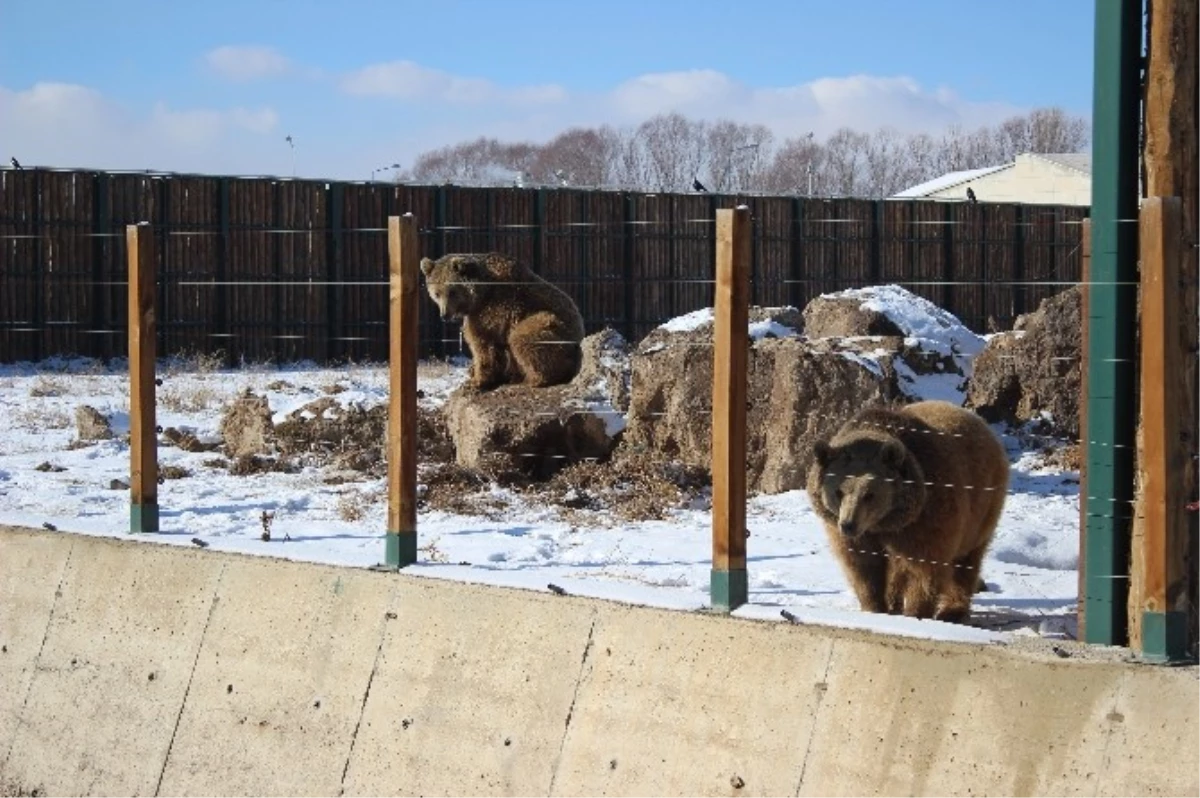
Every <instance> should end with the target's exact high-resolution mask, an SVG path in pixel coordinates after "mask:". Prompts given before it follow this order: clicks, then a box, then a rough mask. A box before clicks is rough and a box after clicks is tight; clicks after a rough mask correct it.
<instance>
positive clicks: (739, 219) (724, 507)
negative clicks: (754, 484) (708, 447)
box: [710, 205, 751, 612]
mask: <svg viewBox="0 0 1200 798" xmlns="http://www.w3.org/2000/svg"><path fill="white" fill-rule="evenodd" d="M750 264H751V235H750V209H749V208H748V207H746V206H745V205H742V206H739V207H738V208H736V209H734V210H729V209H723V210H718V211H717V264H716V268H717V284H716V303H715V304H716V307H715V309H714V320H713V325H714V329H713V336H714V341H713V343H714V348H713V349H714V351H713V394H712V414H713V415H712V479H713V500H712V523H713V526H712V543H713V564H712V582H711V586H710V587H711V597H712V606H713V608H714V609H718V610H724V611H726V612H730V611H732V610H735V609H737V608H738V607H740V606H741V605H743V604H745V603H746V601H747V600H748V598H749V586H748V583H747V577H746V381H747V378H746V369H747V361H748V359H749V357H748V355H749V349H750V341H749V337H750V333H749V328H748V316H749V312H750Z"/></svg>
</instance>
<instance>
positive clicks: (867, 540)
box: [808, 401, 1008, 622]
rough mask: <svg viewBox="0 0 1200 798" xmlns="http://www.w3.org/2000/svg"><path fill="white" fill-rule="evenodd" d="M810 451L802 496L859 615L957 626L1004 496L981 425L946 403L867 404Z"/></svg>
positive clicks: (1004, 477)
mask: <svg viewBox="0 0 1200 798" xmlns="http://www.w3.org/2000/svg"><path fill="white" fill-rule="evenodd" d="M813 454H814V455H815V457H814V460H813V464H812V466H811V468H810V469H809V473H808V495H809V498H810V501H811V502H812V506H813V509H814V510H815V511H816V513H817V515H818V516H820V518H821V520H822V521H823V522H824V526H825V531H826V533H827V534H828V536H829V542H830V544H831V545H832V547H833V551H834V553H835V554H836V555H837V557H838V559H839V560H840V561H841V564H842V568H843V570H844V571H845V573H846V576H847V578H848V579H849V581H850V584H851V586H852V587H853V588H854V592H855V594H857V596H858V600H859V602H860V604H861V605H862V608H863V609H864V610H866V611H867V612H889V613H892V614H901V613H902V614H904V615H911V616H915V617H918V618H937V619H939V620H945V621H954V622H961V621H963V620H965V619H966V617H967V615H968V614H969V612H970V609H971V596H972V595H973V594H974V593H975V592H976V590H977V589H978V588H979V585H980V584H981V582H980V577H979V568H980V564H981V562H982V561H983V555H984V553H985V552H986V551H987V547H988V545H989V544H990V543H991V541H992V535H993V533H994V532H995V530H996V524H997V523H998V522H999V520H1000V513H1001V511H1002V510H1003V508H1004V499H1005V497H1006V495H1007V489H1008V457H1007V456H1006V455H1005V452H1004V447H1003V446H1002V445H1001V444H1000V441H999V440H998V439H997V438H996V436H995V434H993V433H992V431H991V429H989V428H988V426H987V424H986V423H985V422H984V421H983V419H981V418H980V417H979V416H977V415H976V414H975V413H973V412H971V411H970V410H966V409H964V408H961V407H958V406H956V405H953V404H951V403H949V402H936V401H929V402H917V403H915V404H911V405H908V406H905V407H870V408H866V409H864V410H862V411H860V412H859V413H858V414H857V415H855V416H854V417H853V418H851V419H850V420H849V421H847V422H846V423H845V424H844V425H843V426H842V428H841V429H840V430H838V432H837V434H835V435H834V436H833V438H832V439H830V440H829V441H827V442H825V441H822V442H820V443H818V444H817V445H816V447H815V448H814V451H813Z"/></svg>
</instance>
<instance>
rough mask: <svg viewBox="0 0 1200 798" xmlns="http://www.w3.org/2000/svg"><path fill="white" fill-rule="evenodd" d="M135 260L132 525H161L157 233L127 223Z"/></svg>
mask: <svg viewBox="0 0 1200 798" xmlns="http://www.w3.org/2000/svg"><path fill="white" fill-rule="evenodd" d="M125 247H126V251H127V253H126V254H127V257H128V262H129V318H128V323H129V500H130V505H129V531H131V532H157V531H158V429H157V427H158V422H157V420H156V408H155V390H154V388H155V378H154V356H155V351H154V337H155V334H156V324H155V318H154V316H155V307H154V306H155V302H154V294H155V291H154V279H155V278H154V272H155V269H154V265H155V264H154V235H153V233H152V232H151V230H150V223H149V222H141V223H139V224H131V225H126V227H125Z"/></svg>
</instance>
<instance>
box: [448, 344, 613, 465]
mask: <svg viewBox="0 0 1200 798" xmlns="http://www.w3.org/2000/svg"><path fill="white" fill-rule="evenodd" d="M582 347H583V362H582V364H581V366H580V370H579V373H578V374H577V375H576V377H575V379H573V380H572V381H571V382H570V383H568V384H566V385H553V386H549V387H544V388H532V387H529V386H525V385H503V386H501V387H499V388H496V389H495V390H491V391H486V392H483V393H480V392H477V391H473V390H471V389H469V388H462V389H459V390H456V391H455V392H454V393H452V394H451V395H450V397H449V398H448V399H447V401H446V404H445V405H444V408H443V413H444V417H445V420H446V427H447V429H448V431H449V434H450V438H451V440H452V441H453V442H454V449H455V460H456V462H457V463H458V464H459V465H460V466H464V467H467V468H471V469H475V470H478V471H481V472H483V473H485V474H487V475H488V476H489V477H491V478H493V479H496V480H497V481H500V482H521V481H528V480H542V479H547V478H549V477H550V476H552V475H553V474H554V473H555V472H557V471H558V470H559V469H561V468H563V467H564V466H566V465H569V464H571V463H576V462H579V461H581V460H588V459H605V458H607V457H608V456H609V455H610V454H611V453H612V450H613V448H614V446H615V445H616V443H617V441H618V440H619V438H620V435H621V433H622V432H623V430H624V429H625V412H624V409H622V407H621V405H622V404H624V405H625V406H628V392H629V387H628V386H629V382H628V359H629V355H628V345H627V344H626V343H625V341H624V339H623V338H621V336H620V335H619V334H618V333H616V332H615V331H613V330H608V329H606V330H603V331H601V332H599V333H596V334H594V335H591V336H588V337H586V338H584V340H583V344H582Z"/></svg>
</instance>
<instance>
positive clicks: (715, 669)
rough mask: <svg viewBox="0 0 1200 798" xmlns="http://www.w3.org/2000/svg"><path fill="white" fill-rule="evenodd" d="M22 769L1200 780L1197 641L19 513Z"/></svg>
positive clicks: (598, 788) (33, 780)
mask: <svg viewBox="0 0 1200 798" xmlns="http://www.w3.org/2000/svg"><path fill="white" fill-rule="evenodd" d="M0 644H2V646H3V651H0V794H4V795H7V794H22V793H24V794H28V793H31V792H32V791H33V790H43V791H46V792H49V793H51V794H87V795H109V794H123V795H148V794H172V795H214V794H215V795H249V794H254V795H285V794H286V795H337V794H347V795H387V794H407V795H413V794H422V795H449V794H456V795H476V794H489V795H514V794H519V795H577V794H590V795H628V794H641V795H654V794H693V795H767V794H769V795H783V794H787V795H793V794H804V795H839V794H859V795H865V794H942V795H950V794H966V793H972V794H1006V795H1026V794H1048V793H1049V794H1076V793H1087V794H1093V795H1149V794H1179V795H1183V794H1190V795H1196V794H1197V793H1198V791H1200V776H1198V772H1200V763H1198V750H1200V739H1198V732H1197V730H1198V723H1197V715H1198V712H1200V710H1198V698H1200V689H1198V681H1197V670H1196V669H1195V668H1155V667H1151V666H1144V665H1142V666H1139V665H1134V664H1129V663H1125V662H1119V661H1115V660H1114V658H1113V657H1111V656H1110V657H1102V658H1099V659H1095V658H1091V657H1088V656H1084V655H1083V652H1082V651H1080V652H1079V653H1077V655H1076V656H1073V657H1071V658H1069V659H1060V658H1058V657H1056V656H1054V655H1053V654H1048V653H1046V652H1044V651H1041V650H1036V651H1035V650H1026V649H1017V648H1015V647H1007V646H1005V647H1000V646H990V647H978V646H973V645H962V644H960V645H952V644H935V643H927V642H924V641H919V640H911V639H900V638H889V637H884V636H875V635H870V634H865V633H855V632H850V631H843V630H835V629H827V628H819V627H802V626H793V625H789V624H786V623H763V622H755V621H748V620H742V619H736V618H723V617H714V616H707V615H702V614H689V613H679V612H668V611H660V610H654V609H648V608H641V607H630V606H625V605H621V604H615V603H607V602H600V601H594V600H588V599H580V598H573V597H559V596H554V595H552V594H540V593H531V592H523V591H514V590H505V589H499V588H489V587H481V586H476V585H468V584H459V583H453V582H442V581H438V580H434V579H423V578H417V577H411V576H406V575H403V574H386V573H377V572H371V571H364V570H354V569H345V568H334V567H324V566H317V565H311V564H304V563H294V562H287V561H280V560H272V559H263V558H250V557H244V556H238V555H228V554H221V553H213V552H210V551H200V550H191V549H186V548H181V547H173V546H159V545H153V544H146V543H133V542H125V541H119V540H112V539H104V538H92V537H86V536H78V535H69V534H63V533H49V534H47V533H41V532H30V531H23V530H12V529H4V530H0Z"/></svg>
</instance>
